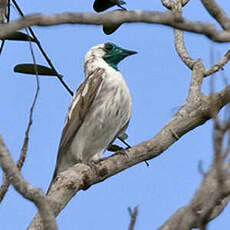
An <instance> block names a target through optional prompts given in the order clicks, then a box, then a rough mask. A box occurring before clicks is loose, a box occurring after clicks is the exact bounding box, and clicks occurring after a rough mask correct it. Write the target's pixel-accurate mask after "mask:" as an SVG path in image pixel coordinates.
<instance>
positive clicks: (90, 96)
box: [48, 42, 137, 191]
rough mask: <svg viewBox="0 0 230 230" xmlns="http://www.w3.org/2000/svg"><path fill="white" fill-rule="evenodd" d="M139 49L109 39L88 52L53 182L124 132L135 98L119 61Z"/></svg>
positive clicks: (91, 158) (92, 158) (91, 159)
mask: <svg viewBox="0 0 230 230" xmlns="http://www.w3.org/2000/svg"><path fill="white" fill-rule="evenodd" d="M136 53H137V52H136V51H131V50H127V49H123V48H121V47H119V46H117V45H115V44H114V43H112V42H107V43H103V44H99V45H96V46H94V47H92V48H91V49H90V50H89V51H88V52H87V54H86V55H85V59H84V74H85V78H84V81H83V82H82V83H81V84H80V86H79V87H78V89H77V90H76V92H75V94H74V96H73V98H72V101H71V103H70V106H69V109H68V113H67V116H66V120H65V125H64V128H63V131H62V135H61V140H60V143H59V148H58V155H57V160H56V167H55V171H54V175H53V179H52V181H51V183H50V185H51V184H52V182H53V181H54V179H55V178H56V176H57V175H58V174H59V173H60V172H63V171H65V170H67V169H68V168H70V167H72V166H74V165H75V164H77V163H79V162H82V163H87V162H95V161H97V160H99V159H100V158H101V155H102V154H103V153H104V152H105V151H106V149H107V148H108V146H109V145H110V144H111V143H112V142H113V141H114V140H115V139H116V138H117V137H120V136H122V135H123V134H124V133H125V130H126V128H127V126H128V124H129V120H130V115H131V107H132V99H131V95H130V91H129V88H128V86H127V84H126V82H125V80H124V78H123V76H122V74H121V73H120V71H119V69H118V63H119V62H120V61H121V60H123V59H124V58H126V57H128V56H130V55H133V54H136ZM49 189H50V187H49ZM49 189H48V191H49Z"/></svg>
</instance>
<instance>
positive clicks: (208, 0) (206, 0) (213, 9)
mask: <svg viewBox="0 0 230 230" xmlns="http://www.w3.org/2000/svg"><path fill="white" fill-rule="evenodd" d="M201 2H202V4H203V6H204V7H205V8H206V10H207V11H208V12H209V14H210V15H211V16H212V17H213V18H215V19H216V21H217V22H219V24H220V25H221V26H222V28H223V29H224V30H230V19H229V18H228V16H227V15H226V14H225V12H224V10H223V9H221V8H220V6H219V5H218V4H217V3H216V2H215V0H201Z"/></svg>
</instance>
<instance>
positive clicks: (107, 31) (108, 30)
mask: <svg viewBox="0 0 230 230" xmlns="http://www.w3.org/2000/svg"><path fill="white" fill-rule="evenodd" d="M120 26H121V23H119V24H111V25H103V31H104V33H105V34H107V35H109V34H112V33H113V32H114V31H116V30H117V29H118V28H119V27H120Z"/></svg>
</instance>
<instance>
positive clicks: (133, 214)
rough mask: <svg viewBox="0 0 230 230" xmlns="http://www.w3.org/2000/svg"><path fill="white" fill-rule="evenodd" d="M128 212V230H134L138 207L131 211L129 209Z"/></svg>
mask: <svg viewBox="0 0 230 230" xmlns="http://www.w3.org/2000/svg"><path fill="white" fill-rule="evenodd" d="M128 212H129V215H130V217H131V219H130V224H129V230H134V227H135V224H136V220H137V215H138V206H136V207H134V209H133V210H132V209H131V208H128Z"/></svg>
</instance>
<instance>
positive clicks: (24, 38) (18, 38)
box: [3, 32, 35, 42]
mask: <svg viewBox="0 0 230 230" xmlns="http://www.w3.org/2000/svg"><path fill="white" fill-rule="evenodd" d="M3 39H4V40H16V41H31V42H35V40H34V38H32V37H31V36H29V35H27V34H24V33H22V32H14V33H12V34H9V35H7V36H5V37H4V38H3Z"/></svg>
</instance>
